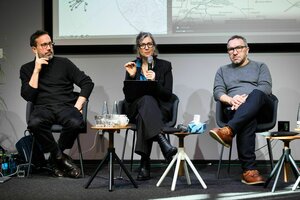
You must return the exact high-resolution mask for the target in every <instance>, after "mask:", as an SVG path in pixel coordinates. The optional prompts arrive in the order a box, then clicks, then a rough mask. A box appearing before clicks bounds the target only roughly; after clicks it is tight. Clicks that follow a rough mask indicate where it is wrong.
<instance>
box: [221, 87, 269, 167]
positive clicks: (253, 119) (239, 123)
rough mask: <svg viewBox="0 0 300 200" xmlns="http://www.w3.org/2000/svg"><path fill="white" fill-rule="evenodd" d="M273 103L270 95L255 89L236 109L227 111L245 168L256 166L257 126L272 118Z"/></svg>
mask: <svg viewBox="0 0 300 200" xmlns="http://www.w3.org/2000/svg"><path fill="white" fill-rule="evenodd" d="M272 104H273V100H272V99H271V98H270V97H269V96H268V95H266V94H265V93H263V92H262V91H260V90H256V89H255V90H253V91H252V92H251V93H250V94H249V96H248V98H247V100H246V102H245V103H243V104H242V105H241V106H240V107H239V108H238V109H237V110H236V111H229V110H228V109H226V111H225V114H226V115H227V117H228V119H229V121H228V123H227V125H228V126H230V127H231V128H232V129H233V133H234V135H236V143H237V152H238V157H239V160H240V162H241V165H242V169H243V170H250V169H255V168H256V161H255V160H256V156H255V138H256V127H257V124H258V123H260V122H268V121H270V120H271V118H272Z"/></svg>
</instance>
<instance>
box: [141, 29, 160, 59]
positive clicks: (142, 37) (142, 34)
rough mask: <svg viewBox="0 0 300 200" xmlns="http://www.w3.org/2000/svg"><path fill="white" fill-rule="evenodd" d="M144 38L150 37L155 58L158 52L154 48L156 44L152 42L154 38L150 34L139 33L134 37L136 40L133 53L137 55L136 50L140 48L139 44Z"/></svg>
mask: <svg viewBox="0 0 300 200" xmlns="http://www.w3.org/2000/svg"><path fill="white" fill-rule="evenodd" d="M146 37H150V38H151V40H152V42H153V46H154V47H155V50H154V56H157V54H158V50H157V48H156V46H157V45H156V42H155V40H154V37H153V35H152V34H151V33H150V32H143V31H141V32H140V33H139V34H138V35H137V36H136V39H135V51H136V52H137V53H138V48H139V46H140V43H141V42H142V41H143V39H145V38H146Z"/></svg>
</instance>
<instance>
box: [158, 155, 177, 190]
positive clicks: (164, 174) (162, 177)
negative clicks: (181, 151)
mask: <svg viewBox="0 0 300 200" xmlns="http://www.w3.org/2000/svg"><path fill="white" fill-rule="evenodd" d="M177 157H178V153H177V154H176V155H175V156H174V158H173V159H172V161H171V163H170V164H169V165H168V167H167V169H166V170H165V172H164V173H163V175H162V176H161V177H160V179H159V181H158V182H157V184H156V186H157V187H159V186H160V184H161V183H162V182H163V180H164V179H165V177H166V176H167V174H168V173H169V171H170V169H171V167H172V166H173V164H174V163H175V161H176V160H177Z"/></svg>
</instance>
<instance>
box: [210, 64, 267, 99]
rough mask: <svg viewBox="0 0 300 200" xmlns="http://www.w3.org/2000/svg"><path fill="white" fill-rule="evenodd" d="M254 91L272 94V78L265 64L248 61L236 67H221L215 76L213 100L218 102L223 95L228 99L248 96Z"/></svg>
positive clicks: (229, 65) (231, 65)
mask: <svg viewBox="0 0 300 200" xmlns="http://www.w3.org/2000/svg"><path fill="white" fill-rule="evenodd" d="M254 89H258V90H261V91H263V92H264V93H266V94H271V93H272V78H271V74H270V71H269V69H268V67H267V65H266V64H265V63H262V62H257V61H253V60H250V62H249V63H248V64H247V65H245V66H243V67H238V66H235V65H234V64H228V65H224V66H221V67H220V68H219V69H218V71H217V73H216V76H215V82H214V98H215V100H219V99H220V97H221V96H222V95H223V94H227V95H228V96H230V97H233V96H235V95H242V94H250V93H251V92H252V91H253V90H254Z"/></svg>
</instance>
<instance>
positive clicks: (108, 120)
mask: <svg viewBox="0 0 300 200" xmlns="http://www.w3.org/2000/svg"><path fill="white" fill-rule="evenodd" d="M95 119H96V125H95V126H92V127H91V128H92V129H94V130H97V131H105V132H107V133H108V135H109V139H108V141H109V145H108V148H107V153H106V155H105V157H104V159H103V160H102V161H101V163H100V164H99V165H98V167H97V168H96V170H95V172H94V173H93V175H92V176H91V177H90V179H89V180H88V182H87V183H86V185H85V188H88V187H89V185H90V184H91V182H92V181H93V179H94V178H95V176H96V175H97V173H98V172H99V171H100V169H101V168H102V166H103V165H104V163H105V161H107V160H109V186H108V190H109V191H110V192H111V191H112V190H113V188H112V187H113V185H114V178H113V177H114V170H113V167H114V160H116V161H117V163H118V164H119V165H120V167H121V168H122V170H123V171H124V172H125V173H126V175H127V177H128V178H129V179H130V181H131V183H132V184H133V185H134V187H135V188H137V187H138V186H137V184H136V182H135V181H134V179H133V178H132V176H131V175H130V173H129V171H128V170H127V169H126V167H125V166H124V164H123V163H122V161H121V160H120V158H119V157H118V155H117V154H116V152H115V147H114V134H115V132H117V133H119V132H120V131H121V130H122V129H128V128H130V126H129V125H127V124H128V121H129V120H128V118H127V117H126V115H116V114H114V115H112V114H106V115H104V116H103V115H102V116H100V115H99V116H95Z"/></svg>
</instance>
